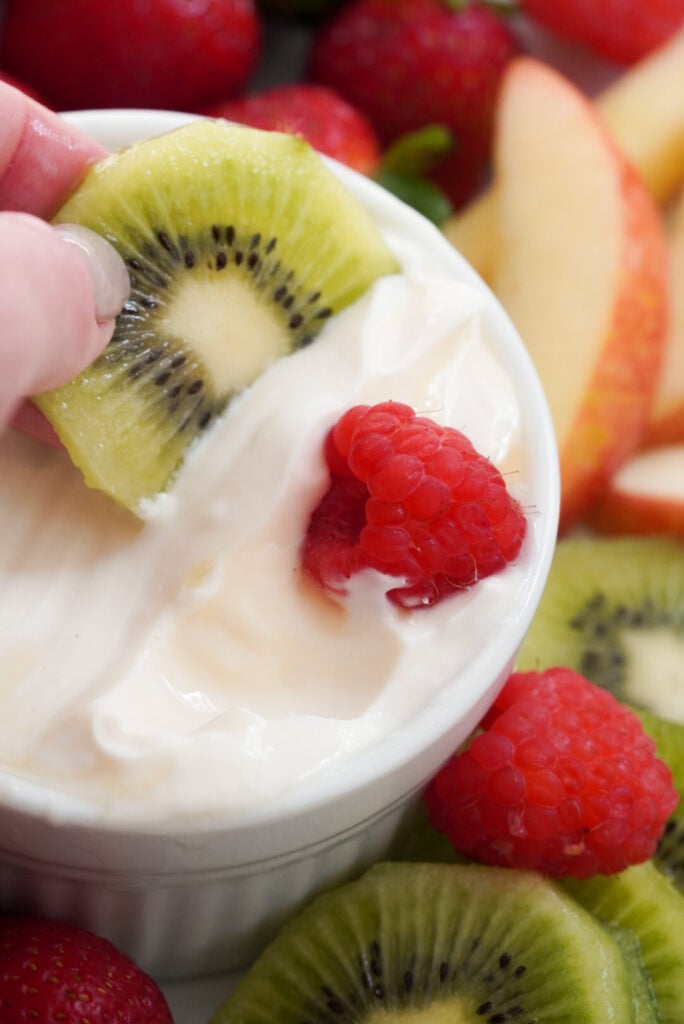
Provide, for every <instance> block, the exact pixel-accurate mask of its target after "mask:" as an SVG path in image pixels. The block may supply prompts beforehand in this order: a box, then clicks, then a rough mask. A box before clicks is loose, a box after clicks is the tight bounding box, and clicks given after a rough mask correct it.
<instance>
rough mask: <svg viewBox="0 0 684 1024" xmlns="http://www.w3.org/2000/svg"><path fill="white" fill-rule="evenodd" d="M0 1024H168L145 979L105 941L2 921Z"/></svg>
mask: <svg viewBox="0 0 684 1024" xmlns="http://www.w3.org/2000/svg"><path fill="white" fill-rule="evenodd" d="M0 1021H2V1024H29V1022H32V1024H56V1022H57V1021H60V1022H62V1024H85V1022H86V1021H92V1022H93V1024H95V1022H96V1021H100V1022H102V1024H104V1022H106V1021H111V1022H112V1024H114V1022H116V1024H143V1022H144V1024H173V1018H172V1016H171V1011H170V1010H169V1007H168V1006H167V1004H166V1000H165V999H164V996H163V994H162V992H161V990H160V989H159V987H158V986H157V984H156V982H154V981H153V980H152V979H151V978H150V977H149V976H148V975H146V974H145V973H144V972H143V971H141V970H140V968H139V967H137V966H136V965H135V964H134V963H133V961H132V960H130V959H129V958H128V957H127V956H125V955H124V954H123V953H122V952H120V950H118V949H116V947H115V946H113V945H112V944H111V943H110V942H108V941H107V940H106V939H102V938H100V937H99V936H97V935H93V934H91V933H90V932H87V931H84V930H83V929H81V928H76V927H74V926H73V925H68V924H61V923H59V922H57V921H48V920H44V919H42V918H33V917H5V918H0Z"/></svg>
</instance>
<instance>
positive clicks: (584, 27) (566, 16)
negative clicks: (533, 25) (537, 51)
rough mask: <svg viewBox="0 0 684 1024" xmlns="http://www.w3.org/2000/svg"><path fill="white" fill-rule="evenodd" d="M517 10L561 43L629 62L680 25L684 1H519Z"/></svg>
mask: <svg viewBox="0 0 684 1024" xmlns="http://www.w3.org/2000/svg"><path fill="white" fill-rule="evenodd" d="M519 2H520V7H521V9H522V10H523V11H524V12H525V14H527V15H528V16H529V17H530V18H533V19H534V20H535V21H538V22H539V24H541V25H544V26H546V28H550V29H551V30H552V31H554V32H555V33H557V34H558V35H560V36H563V37H564V38H565V39H569V40H572V41H573V42H577V43H581V44H583V45H584V46H586V47H588V48H589V49H590V50H593V51H594V52H595V53H598V54H600V56H602V57H607V58H608V60H612V61H616V62H617V63H619V64H631V63H633V62H634V61H635V60H639V59H640V58H641V57H643V56H645V54H647V53H649V52H650V51H651V50H653V49H655V48H656V47H657V46H659V45H660V44H661V43H664V42H665V40H666V39H668V38H669V37H670V36H671V35H672V34H673V33H674V32H676V31H677V29H678V28H680V27H682V26H683V25H684V0H603V2H602V3H597V2H596V0H563V2H562V3H559V0H519Z"/></svg>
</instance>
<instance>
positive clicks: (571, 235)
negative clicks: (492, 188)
mask: <svg viewBox="0 0 684 1024" xmlns="http://www.w3.org/2000/svg"><path fill="white" fill-rule="evenodd" d="M495 166H496V174H497V189H496V196H497V202H498V218H497V219H498V225H499V249H498V260H497V266H496V269H495V275H494V281H493V287H494V291H495V292H496V293H497V295H498V296H499V299H500V300H501V302H502V303H503V305H504V307H505V308H506V309H507V311H508V313H509V314H510V316H511V318H512V320H513V322H514V323H515V324H516V326H517V327H518V330H519V331H520V333H521V335H522V337H523V340H524V341H525V343H526V345H527V347H528V349H529V352H530V354H531V356H532V359H533V361H534V363H535V365H536V368H537V371H538V373H539V376H540V378H541V382H542V384H543V386H544V388H545V390H546V396H547V399H548V402H549V406H550V409H551V415H552V417H553V421H554V426H555V430H556V439H557V443H558V449H559V458H560V466H561V520H560V529H561V531H564V530H566V529H567V528H568V527H569V526H571V525H573V524H574V523H576V522H577V521H578V520H579V519H580V518H581V516H582V515H583V514H584V512H585V511H586V510H587V509H588V507H589V506H590V504H591V503H592V501H593V499H594V498H595V497H596V495H597V494H598V492H599V491H600V490H601V488H602V487H603V486H604V485H605V484H606V482H607V480H608V479H609V477H610V476H611V475H612V473H613V472H614V471H615V470H616V469H617V467H618V466H619V465H620V464H621V463H622V462H623V461H624V460H625V459H626V458H627V456H628V455H629V454H630V453H631V452H632V451H633V450H634V448H635V447H636V446H637V444H638V443H639V442H640V441H641V438H642V436H643V433H644V429H645V425H646V422H647V419H648V415H649V411H650V406H651V402H652V398H653V393H654V389H655V384H656V378H657V374H658V370H659V368H660V362H661V355H662V350H663V344H664V337H665V325H666V304H667V257H666V245H665V235H664V227H663V223H662V220H661V217H660V214H659V211H658V210H657V208H656V206H655V204H654V201H653V199H652V198H651V196H650V195H649V193H648V192H647V191H646V189H645V187H644V185H643V182H642V181H641V179H640V178H639V177H638V176H637V174H636V173H635V172H634V171H633V170H632V168H631V166H630V165H629V164H628V163H627V161H626V160H625V159H624V157H623V156H622V154H621V153H620V152H619V150H618V149H617V147H616V146H615V145H614V143H613V142H612V140H611V139H610V137H609V135H608V133H607V131H606V129H605V127H604V125H603V122H602V120H601V119H600V117H599V116H598V114H597V112H596V109H595V108H594V106H593V105H592V104H591V102H590V101H589V100H588V99H587V98H586V96H585V95H584V94H583V93H582V92H581V91H580V90H579V89H578V88H577V87H576V86H575V85H573V84H572V83H571V82H570V81H569V80H568V79H567V78H565V77H564V76H563V75H561V74H560V73H559V72H557V71H555V70H553V69H552V68H551V67H550V66H549V65H546V64H544V63H542V62H540V61H538V60H536V59H534V58H530V57H521V58H517V59H516V60H515V61H514V62H513V63H512V64H511V65H510V67H509V70H508V71H507V73H506V75H505V77H504V80H503V83H502V89H501V98H500V106H499V116H498V122H497V129H496V137H495Z"/></svg>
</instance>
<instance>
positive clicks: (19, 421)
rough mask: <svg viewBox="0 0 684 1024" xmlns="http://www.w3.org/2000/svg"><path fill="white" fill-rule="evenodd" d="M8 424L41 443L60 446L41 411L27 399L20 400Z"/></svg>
mask: <svg viewBox="0 0 684 1024" xmlns="http://www.w3.org/2000/svg"><path fill="white" fill-rule="evenodd" d="M10 426H11V427H14V429H15V430H18V431H19V432H20V433H22V434H26V435H27V437H32V438H33V440H34V441H40V443H41V444H46V445H48V446H49V447H50V448H61V447H62V442H61V441H60V439H59V437H58V436H57V434H56V433H55V431H54V429H53V427H52V424H51V423H49V421H48V420H46V419H45V417H44V416H43V414H42V412H40V410H39V409H37V408H36V407H35V405H34V404H33V402H30V401H28V400H26V401H25V402H21V404H20V405H19V407H18V408H17V411H16V412H15V413H14V415H13V416H12V418H11V420H10Z"/></svg>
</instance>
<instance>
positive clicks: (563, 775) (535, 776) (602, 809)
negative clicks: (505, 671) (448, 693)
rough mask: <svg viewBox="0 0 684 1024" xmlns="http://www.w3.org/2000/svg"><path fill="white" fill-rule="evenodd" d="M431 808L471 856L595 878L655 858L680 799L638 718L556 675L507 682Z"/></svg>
mask: <svg viewBox="0 0 684 1024" xmlns="http://www.w3.org/2000/svg"><path fill="white" fill-rule="evenodd" d="M426 803H427V807H428V811H429V815H430V818H431V821H432V823H433V825H434V826H435V827H436V828H437V829H438V830H439V831H441V832H444V833H445V834H446V835H447V836H448V837H449V839H450V840H451V842H452V844H453V845H454V847H455V848H456V850H458V851H459V853H462V854H464V855H465V856H467V857H470V858H473V859H474V860H480V861H483V862H485V863H487V864H496V865H503V866H506V867H514V868H525V869H531V870H538V871H542V872H544V873H545V874H548V875H553V876H560V877H562V876H566V875H568V876H573V877H575V878H587V877H589V876H591V875H594V874H613V873H615V872H619V871H622V870H624V869H625V868H627V867H629V866H630V865H632V864H638V863H641V862H643V861H645V860H648V859H649V857H651V855H652V854H653V853H654V851H655V849H656V846H657V843H658V840H659V839H660V836H661V835H662V832H663V829H664V826H665V822H666V821H667V818H668V817H669V815H670V814H671V813H672V811H673V810H674V809H675V807H676V806H677V803H678V795H677V791H676V790H675V788H674V786H673V784H672V775H671V772H670V769H669V768H668V767H667V765H666V764H665V763H664V762H663V761H661V760H660V759H659V758H658V757H657V756H656V753H655V742H654V740H653V739H652V738H651V737H650V736H648V735H647V734H646V733H645V732H644V730H643V727H642V725H641V722H640V720H639V718H638V717H637V715H636V714H634V712H633V711H632V710H631V709H630V708H628V707H625V706H624V705H622V704H620V702H619V701H617V700H616V699H615V697H613V695H612V694H611V693H609V692H608V691H607V690H604V689H602V688H601V687H598V686H595V685H594V684H593V683H590V682H589V681H588V680H587V679H585V678H584V677H583V676H581V675H579V674H578V673H577V672H575V671H574V670H572V669H569V668H552V669H547V670H546V671H544V672H520V673H514V674H513V675H512V676H511V677H510V678H509V680H508V682H507V683H506V685H505V686H504V688H503V690H502V691H501V693H500V695H499V697H498V698H497V700H496V701H495V703H494V705H493V706H492V708H491V709H490V710H489V712H488V713H487V714H486V715H485V717H484V719H483V721H482V724H481V730H480V731H478V732H477V733H476V734H475V736H474V738H473V739H472V741H471V742H470V745H469V746H468V747H467V748H466V749H465V750H464V751H462V752H461V753H458V754H456V755H455V756H454V757H453V758H452V759H451V760H450V761H449V762H447V764H446V765H445V766H444V767H443V768H442V769H441V770H440V771H439V772H438V773H437V775H436V776H435V777H434V779H433V780H432V782H431V783H430V786H429V787H428V790H427V792H426Z"/></svg>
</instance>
